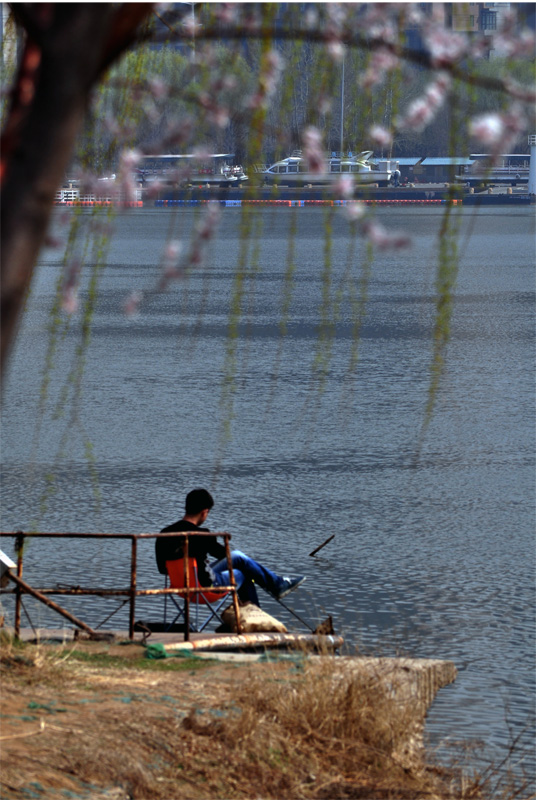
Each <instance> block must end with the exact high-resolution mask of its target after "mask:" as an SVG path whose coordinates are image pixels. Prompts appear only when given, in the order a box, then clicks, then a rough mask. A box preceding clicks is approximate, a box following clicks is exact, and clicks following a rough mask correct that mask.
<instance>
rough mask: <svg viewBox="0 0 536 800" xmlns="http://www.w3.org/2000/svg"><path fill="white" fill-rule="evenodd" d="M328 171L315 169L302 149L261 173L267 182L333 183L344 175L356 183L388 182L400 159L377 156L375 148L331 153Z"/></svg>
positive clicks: (294, 184) (380, 184) (381, 183)
mask: <svg viewBox="0 0 536 800" xmlns="http://www.w3.org/2000/svg"><path fill="white" fill-rule="evenodd" d="M326 167H327V169H326V171H325V172H323V173H317V172H311V171H310V170H309V169H308V166H307V161H306V159H305V158H304V157H303V156H302V153H301V151H300V150H296V151H295V152H294V153H293V154H292V155H291V156H289V157H288V158H283V159H282V160H281V161H276V162H275V164H272V165H271V166H270V167H268V168H267V169H265V170H264V171H263V172H262V173H261V175H262V177H263V179H264V182H265V183H269V184H274V183H278V184H285V185H288V186H304V185H306V184H312V185H314V184H329V183H332V182H334V181H336V180H337V179H338V178H340V177H341V176H342V175H349V176H351V177H352V178H353V179H354V181H355V183H356V184H378V186H387V185H388V184H389V182H390V181H391V179H392V177H393V175H394V173H395V172H396V170H397V167H398V163H397V162H396V161H393V160H391V159H378V160H376V159H373V152H372V150H364V151H363V152H361V153H358V154H357V155H352V154H349V155H347V156H341V155H331V156H330V157H328V158H326Z"/></svg>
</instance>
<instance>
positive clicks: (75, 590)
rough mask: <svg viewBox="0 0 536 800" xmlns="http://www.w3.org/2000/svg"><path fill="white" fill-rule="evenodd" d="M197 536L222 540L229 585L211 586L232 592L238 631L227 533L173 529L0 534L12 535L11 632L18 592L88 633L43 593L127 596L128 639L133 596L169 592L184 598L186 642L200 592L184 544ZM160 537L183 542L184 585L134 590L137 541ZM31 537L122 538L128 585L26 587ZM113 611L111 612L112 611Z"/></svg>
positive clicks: (18, 610)
mask: <svg viewBox="0 0 536 800" xmlns="http://www.w3.org/2000/svg"><path fill="white" fill-rule="evenodd" d="M199 536H220V537H222V538H223V540H224V545H225V553H226V557H227V566H228V569H229V577H230V585H229V586H217V587H215V588H216V589H217V590H218V591H220V590H221V591H222V592H224V591H228V592H230V593H231V595H232V599H233V606H234V612H235V617H236V623H237V631H238V633H241V630H240V613H239V609H238V594H237V588H236V581H235V577H234V572H233V565H232V560H231V549H230V546H229V541H230V539H231V534H230V533H226V532H223V533H220V532H217V533H212V532H211V533H202V532H199V533H197V532H190V531H188V532H176V533H24V532H23V531H17V532H16V533H13V532H11V533H4V532H1V533H0V537H11V538H13V537H15V552H16V557H17V572H16V575H13V574H10V575H9V577H10V578H11V579H12V580H13V582H14V583H15V589H14V590H12V591H14V593H15V620H14V631H15V636H16V637H17V638H20V621H21V605H22V595H23V594H25V593H28V594H31V595H33V596H34V597H36V599H38V600H39V601H40V602H42V603H44V604H45V605H46V606H48V607H49V608H52V609H53V610H54V611H56V612H58V613H59V614H61V615H62V616H64V617H66V618H67V619H68V620H69V621H70V622H73V623H74V624H75V625H77V626H78V627H79V628H81V629H83V630H86V631H87V632H89V633H90V635H91V634H94V633H95V632H94V631H93V630H92V629H91V628H90V627H89V626H88V625H87V624H86V623H84V622H83V621H82V620H79V619H77V618H76V617H75V616H74V615H73V614H71V613H70V612H69V611H67V610H66V609H64V608H62V607H61V606H60V605H58V604H57V603H54V602H53V601H52V600H50V599H49V598H48V597H47V595H52V594H56V595H73V596H80V595H97V596H100V597H106V596H110V597H121V596H123V597H128V598H129V603H130V609H129V638H130V639H133V638H134V626H135V613H136V598H137V597H153V596H159V595H169V594H176V595H180V596H182V597H184V618H185V619H184V622H185V625H184V640H185V641H188V640H189V638H190V597H191V596H192V595H196V594H199V593H200V589H198V588H196V587H191V586H190V585H189V580H188V575H189V569H188V543H189V540H190V539H191V538H193V537H195V538H197V537H199ZM160 537H180V538H182V539H184V545H183V556H184V559H185V562H186V586H185V587H184V588H181V589H176V588H171V587H168V588H163V589H138V585H137V573H138V569H137V552H138V541H140V540H141V539H156V538H160ZM34 538H72V539H85V540H90V539H118V540H125V541H129V542H130V553H131V555H130V585H129V587H128V588H125V589H106V588H96V589H90V588H82V587H80V586H70V587H65V588H60V587H55V588H41V589H36V588H35V587H32V586H29V584H27V583H26V582H25V581H24V580H23V577H22V576H23V560H24V543H25V541H28V540H30V539H34ZM207 588H208V587H203V589H207ZM0 591H1V593H2V594H5V593H7V590H6V589H5V588H2V589H1V590H0ZM114 613H115V612H114Z"/></svg>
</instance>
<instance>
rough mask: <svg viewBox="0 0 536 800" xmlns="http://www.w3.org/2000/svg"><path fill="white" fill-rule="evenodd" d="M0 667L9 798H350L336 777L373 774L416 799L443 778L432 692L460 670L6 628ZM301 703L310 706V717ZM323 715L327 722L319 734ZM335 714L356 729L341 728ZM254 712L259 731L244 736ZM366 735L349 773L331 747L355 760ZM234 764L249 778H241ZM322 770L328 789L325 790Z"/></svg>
mask: <svg viewBox="0 0 536 800" xmlns="http://www.w3.org/2000/svg"><path fill="white" fill-rule="evenodd" d="M0 669H1V672H2V679H3V686H4V691H3V693H2V715H3V717H2V718H3V727H2V748H3V762H4V768H3V775H2V784H3V787H4V788H3V793H2V797H3V798H4V799H5V800H12V799H13V800H14V798H22V797H27V796H29V795H28V792H32V791H34V792H35V791H37V794H36V795H35V796H36V797H42V798H44V799H45V798H51V797H57V796H60V794H62V793H63V794H65V793H66V792H67V793H68V792H73V791H75V787H77V788H76V791H77V792H79V793H78V794H76V795H75V796H77V797H84V798H86V797H87V798H88V800H89V798H91V800H96V798H101V797H102V798H103V799H104V798H112V797H113V798H114V800H126V798H134V800H149V798H150V799H151V800H158V799H159V798H170V797H173V798H187V799H188V800H209V798H214V800H217V799H218V798H223V797H225V798H234V797H236V798H251V797H256V798H259V800H260V799H261V798H272V797H273V798H276V797H278V798H281V797H287V798H299V797H304V798H305V797H333V798H335V797H340V796H354V795H352V794H350V795H347V794H346V793H344V794H343V795H341V794H339V791H340V790H341V785H340V784H341V781H342V780H343V776H345V777H344V780H345V781H347V785H346V790H350V789H351V787H354V788H353V790H352V791H358V792H360V791H362V789H363V787H364V786H367V787H368V788H369V789H370V794H369V795H367V796H370V797H374V796H378V797H379V796H386V795H385V793H384V792H385V791H386V788H387V786H390V787H391V789H393V790H394V792H395V793H394V794H393V795H389V796H397V794H396V792H397V791H398V790H400V791H401V792H402V793H404V794H405V793H407V792H408V791H410V792H411V793H412V794H411V796H412V797H415V798H418V797H421V796H422V797H424V796H430V793H431V792H432V794H433V792H434V791H442V789H441V787H443V789H444V788H445V787H444V786H443V784H442V778H441V777H440V776H438V769H437V767H436V766H430V764H429V763H428V762H429V757H428V756H429V754H427V753H426V751H425V747H424V740H423V731H424V726H425V716H426V711H427V709H428V707H429V705H430V704H431V703H432V702H433V699H434V697H435V695H436V693H437V692H438V691H439V689H440V688H443V687H444V686H447V685H448V684H449V683H451V682H452V681H453V680H454V679H455V677H456V668H455V666H454V664H452V662H446V661H439V660H433V659H404V658H395V659H391V658H371V657H367V658H364V657H359V656H355V657H352V656H333V655H328V654H325V655H311V654H310V653H307V652H305V651H303V650H301V651H300V650H298V651H293V652H289V653H285V654H283V653H281V652H279V651H278V652H273V651H265V652H263V653H256V654H247V653H246V654H245V653H219V654H218V653H214V652H210V653H195V654H188V655H185V654H184V653H182V654H180V655H179V654H174V655H173V656H170V657H168V658H162V659H158V658H157V659H154V658H147V657H146V653H145V647H144V646H143V644H142V642H141V641H136V642H132V641H125V640H123V641H121V640H120V639H118V640H117V641H114V642H105V641H89V640H86V639H82V638H79V639H78V640H76V641H74V640H70V641H69V640H65V641H64V642H57V641H56V642H54V643H49V644H47V643H45V641H40V640H37V641H36V642H35V643H29V642H25V643H21V644H20V645H19V644H15V643H13V642H12V641H11V642H10V641H9V639H8V638H7V637H6V636H4V638H3V641H2V647H1V648H0ZM293 704H296V707H294V705H293ZM315 704H318V709H315V708H314V706H315ZM270 707H273V711H272V712H269V711H268V709H269V708H270ZM341 709H342V711H341ZM345 709H348V710H349V714H350V717H352V718H350V719H348V720H346V721H344V720H343V719H342V717H344V714H345ZM267 713H268V717H266V714H267ZM362 713H363V714H364V717H363V719H361V720H360V719H359V717H360V715H361V714H362ZM274 714H275V717H274ZM302 714H307V715H309V714H311V715H312V716H311V717H310V718H308V722H306V723H305V729H304V728H303V724H304V723H303V721H300V720H301V715H302ZM256 716H258V719H254V718H255V717H256ZM330 717H332V718H330ZM262 720H265V721H264V722H262ZM268 720H270V723H269V724H268ZM328 723H329V725H331V726H335V728H334V729H332V730H331V734H330V735H329V736H328V738H327V739H325V738H324V737H325V735H326V732H324V733H322V731H323V730H324V726H326V725H328ZM343 723H344V725H346V726H350V728H349V729H347V728H344V730H341V731H339V732H338V733H337V729H338V726H340V725H342V724H343ZM250 724H251V726H252V728H251V736H253V739H251V740H250V735H249V733H248V735H247V736H246V737H245V739H244V740H241V736H242V734H243V729H245V728H247V726H248V725H250ZM294 725H295V726H296V730H295V731H294V730H293V728H294ZM259 726H260V727H259ZM268 728H269V730H268ZM265 729H266V730H265ZM291 729H292V730H291ZM308 729H310V730H311V731H313V730H315V731H316V732H317V734H318V735H319V736H320V739H319V740H318V741H316V739H317V738H318V737H317V736H316V734H315V736H313V740H312V741H311V736H310V734H308V733H307V730H308ZM253 731H254V733H253ZM263 731H264V732H263ZM41 734H46V735H41ZM220 734H221V736H223V739H221V736H220ZM265 735H266V737H267V740H266V744H265V745H262V746H261V740H262V738H263V736H265ZM300 736H303V737H304V738H303V744H302V745H300ZM363 736H364V737H365V740H367V737H369V738H370V742H372V743H373V748H374V753H375V754H374V757H373V759H372V761H371V762H370V763H369V760H368V758H367V759H366V760H367V764H366V765H365V764H358V763H356V764H355V765H354V767H353V768H352V769H353V774H352V777H351V778H350V777H349V774H348V775H347V774H346V773H345V771H344V769H343V765H342V762H341V764H338V765H337V764H334V763H333V759H336V758H338V753H339V751H340V750H341V748H342V744H341V742H343V741H344V740H345V737H346V738H348V742H347V746H348V747H349V748H350V750H351V751H352V753H354V755H353V756H352V763H353V762H354V761H355V752H356V750H355V748H356V746H357V747H358V751H359V752H361V749H362V748H363V747H365V749H366V747H367V746H368V745H366V744H365V741H363V742H362V743H361V745H359V737H363ZM293 737H296V741H295V747H296V749H294V746H293V745H292V744H291V743H292V740H293ZM237 739H238V741H237ZM354 739H355V741H353V740H354ZM276 740H277V742H278V744H276ZM270 742H271V744H270ZM285 742H288V747H289V750H288V752H286V753H285V752H284V749H285V744H284V743H285ZM337 742H338V744H337ZM358 745H359V746H358ZM345 746H346V745H345ZM331 747H335V748H336V752H335V753H332V754H331V756H329V757H327V755H328V753H327V751H329V750H330V748H331ZM248 748H251V749H248ZM270 748H271V749H272V751H273V753H272V755H270V752H271V750H270ZM337 748H338V749H337ZM360 748H361V749H360ZM324 751H326V752H325V755H326V758H325V759H324V758H323V753H324ZM349 752H350V751H349ZM276 753H279V756H277V755H275V754H276ZM121 754H122V755H121ZM190 759H191V762H190ZM258 759H260V761H259V762H258V763H257V760H258ZM252 762H255V763H253V766H252V767H251V773H249V766H248V765H250V764H252ZM261 764H262V766H261ZM230 768H231V769H230ZM237 770H241V771H242V774H244V776H245V777H244V780H241V781H238V782H236V772H237ZM248 775H249V777H248ZM450 777H451V776H449V780H450ZM326 782H327V784H330V785H331V784H332V786H333V790H332V791H331V790H330V791H328V792H327V793H325V792H324V791H322V792H320V794H319V793H318V792H317V789H318V788H319V786H320V784H323V783H326ZM327 784H326V785H327ZM81 785H83V787H85V788H83V790H81V789H80V786H81ZM285 786H286V787H287V788H286V789H285V788H284V787H285ZM37 787H40V788H37ZM291 787H292V788H291ZM394 787H398V788H396V789H395V788H394ZM410 787H411V788H410ZM346 790H345V792H346ZM389 791H390V790H389ZM376 792H378V794H376ZM32 796H33V795H32ZM355 796H358V795H355ZM359 796H362V795H359ZM452 796H453V797H454V796H456V795H452Z"/></svg>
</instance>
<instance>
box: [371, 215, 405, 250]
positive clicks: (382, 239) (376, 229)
mask: <svg viewBox="0 0 536 800" xmlns="http://www.w3.org/2000/svg"><path fill="white" fill-rule="evenodd" d="M363 232H364V233H365V236H366V237H367V238H368V240H369V241H370V243H371V244H373V245H374V246H375V247H377V248H378V250H400V249H401V248H403V247H409V245H410V244H411V238H410V237H409V236H408V234H407V233H404V232H403V231H393V232H389V231H387V230H386V229H385V228H384V226H383V225H381V224H380V223H379V222H373V221H372V222H367V223H365V224H364V225H363Z"/></svg>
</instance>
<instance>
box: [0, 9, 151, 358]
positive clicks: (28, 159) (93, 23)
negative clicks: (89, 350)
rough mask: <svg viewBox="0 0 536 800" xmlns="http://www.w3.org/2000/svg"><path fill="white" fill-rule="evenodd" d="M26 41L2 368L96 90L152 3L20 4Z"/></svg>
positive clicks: (11, 178) (16, 126) (9, 155)
mask: <svg viewBox="0 0 536 800" xmlns="http://www.w3.org/2000/svg"><path fill="white" fill-rule="evenodd" d="M14 9H15V13H16V15H17V18H18V21H19V23H20V24H22V25H23V27H24V28H25V30H26V34H27V36H26V42H25V46H24V52H23V56H22V59H21V64H20V67H19V71H18V75H17V79H16V81H15V84H14V89H13V92H12V97H11V107H10V112H9V115H8V119H7V122H6V125H5V128H4V131H3V133H2V144H1V173H0V174H1V199H0V202H1V232H0V243H1V254H2V271H1V367H2V372H3V370H4V368H5V365H6V361H7V355H8V352H9V348H10V345H11V343H12V341H13V337H14V335H15V332H16V327H17V322H18V319H19V316H20V310H21V308H22V304H23V301H24V297H25V294H26V292H27V290H28V287H29V284H30V281H31V277H32V274H33V269H34V264H35V262H36V260H37V256H38V253H39V250H40V248H41V246H42V244H43V241H44V238H45V235H46V230H47V227H48V223H49V219H50V214H51V211H52V208H53V204H54V196H55V193H56V191H57V189H58V186H60V185H61V181H62V180H63V177H64V173H65V169H66V167H67V165H68V163H69V160H70V158H71V155H72V152H73V148H74V144H75V140H76V136H77V134H78V132H79V130H80V128H81V125H82V122H83V118H84V113H85V109H86V106H87V102H88V98H89V94H90V91H91V88H92V87H93V86H94V84H95V83H96V81H97V80H98V78H99V76H100V74H101V73H102V71H103V70H104V69H106V68H107V67H108V66H109V65H110V64H111V63H112V62H113V60H114V59H115V58H117V57H118V56H119V55H120V54H121V53H122V52H123V51H124V50H125V49H126V48H127V47H128V46H129V45H130V44H131V43H132V42H133V41H134V40H135V38H136V32H137V29H138V26H139V24H140V22H142V21H143V19H145V18H146V17H147V16H148V14H149V13H150V12H151V10H152V5H150V4H145V3H143V4H142V3H139V4H136V3H127V4H124V5H123V6H119V7H117V6H114V5H112V4H109V3H104V4H99V3H96V4H93V3H65V4H43V5H42V6H38V5H37V4H36V5H26V4H15V6H14Z"/></svg>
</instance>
